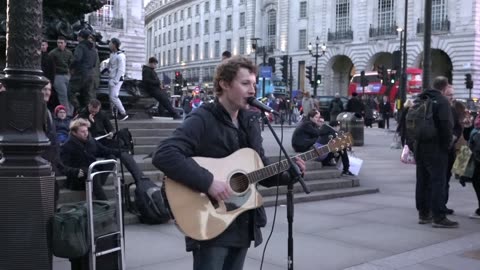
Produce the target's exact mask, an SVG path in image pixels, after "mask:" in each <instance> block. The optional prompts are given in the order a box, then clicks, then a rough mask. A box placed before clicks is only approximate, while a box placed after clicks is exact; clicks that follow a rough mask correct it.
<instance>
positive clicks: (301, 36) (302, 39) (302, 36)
mask: <svg viewBox="0 0 480 270" xmlns="http://www.w3.org/2000/svg"><path fill="white" fill-rule="evenodd" d="M306 48H307V30H305V29H302V30H300V31H299V32H298V49H299V50H305V49H306Z"/></svg>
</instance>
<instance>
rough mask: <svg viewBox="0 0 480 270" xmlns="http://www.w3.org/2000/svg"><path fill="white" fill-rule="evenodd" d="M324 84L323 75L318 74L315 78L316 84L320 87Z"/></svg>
mask: <svg viewBox="0 0 480 270" xmlns="http://www.w3.org/2000/svg"><path fill="white" fill-rule="evenodd" d="M321 82H322V75H320V74H317V77H316V78H315V84H316V85H317V86H318V85H320V83H321Z"/></svg>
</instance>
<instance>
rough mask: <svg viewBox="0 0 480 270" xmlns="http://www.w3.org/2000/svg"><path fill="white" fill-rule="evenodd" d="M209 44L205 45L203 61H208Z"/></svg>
mask: <svg viewBox="0 0 480 270" xmlns="http://www.w3.org/2000/svg"><path fill="white" fill-rule="evenodd" d="M208 57H209V55H208V42H205V43H204V44H203V59H208Z"/></svg>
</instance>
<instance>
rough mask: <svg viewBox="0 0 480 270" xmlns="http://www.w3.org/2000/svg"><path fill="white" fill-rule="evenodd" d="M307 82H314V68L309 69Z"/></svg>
mask: <svg viewBox="0 0 480 270" xmlns="http://www.w3.org/2000/svg"><path fill="white" fill-rule="evenodd" d="M307 80H308V82H312V81H313V67H312V66H309V67H307Z"/></svg>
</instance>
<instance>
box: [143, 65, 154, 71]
mask: <svg viewBox="0 0 480 270" xmlns="http://www.w3.org/2000/svg"><path fill="white" fill-rule="evenodd" d="M142 70H153V68H151V67H150V66H147V65H143V67H142Z"/></svg>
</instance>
